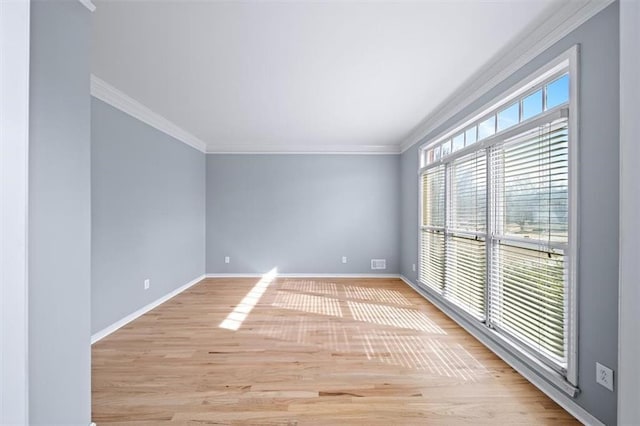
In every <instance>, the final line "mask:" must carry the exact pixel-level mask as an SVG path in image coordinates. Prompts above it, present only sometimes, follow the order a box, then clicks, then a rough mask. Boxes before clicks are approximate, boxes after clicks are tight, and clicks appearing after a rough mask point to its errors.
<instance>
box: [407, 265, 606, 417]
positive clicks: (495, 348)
mask: <svg viewBox="0 0 640 426" xmlns="http://www.w3.org/2000/svg"><path fill="white" fill-rule="evenodd" d="M400 279H401V280H402V281H404V282H405V284H407V285H408V286H409V287H411V288H413V289H414V290H415V291H416V293H418V294H419V295H421V296H422V297H424V298H425V299H427V300H428V301H429V302H431V303H432V304H433V305H434V306H436V307H437V308H438V309H440V310H441V311H442V312H443V313H444V314H445V315H447V316H448V317H449V318H451V319H452V320H453V321H455V322H456V323H457V324H458V325H459V326H460V327H462V328H464V329H465V330H466V331H467V332H468V333H469V334H471V335H472V336H473V337H475V338H476V339H478V340H479V341H480V343H482V344H483V345H485V346H486V347H487V348H489V350H491V351H492V352H493V353H495V354H496V355H498V356H499V357H500V358H501V359H502V360H503V361H504V362H506V363H507V364H509V365H510V366H511V367H512V368H513V369H514V370H516V371H517V372H518V373H519V374H520V375H521V376H523V377H524V378H525V379H527V380H529V382H531V384H533V385H534V386H535V387H537V388H538V389H540V390H541V391H542V392H544V393H545V394H546V395H547V396H548V397H549V398H551V399H552V400H554V401H555V402H556V403H557V404H558V405H560V406H561V407H562V408H564V409H565V410H567V412H568V413H569V414H571V415H572V416H573V417H575V418H576V419H578V420H579V421H580V422H582V423H583V424H585V425H589V426H591V425H593V426H604V423H602V422H601V421H600V420H598V419H597V418H595V417H594V416H593V415H592V414H590V413H589V412H588V411H587V410H585V409H584V408H582V407H581V406H579V405H578V404H576V402H575V401H574V400H573V399H571V398H570V397H569V396H568V395H567V394H566V393H564V392H562V391H561V390H559V389H557V388H556V387H555V386H553V385H551V384H550V383H549V382H547V381H546V380H544V379H543V378H542V377H540V376H539V375H538V374H537V373H536V372H535V371H534V370H532V369H531V368H529V366H527V365H526V364H525V363H524V362H522V361H521V360H519V359H518V358H516V357H515V356H513V355H512V354H511V353H510V352H508V351H507V350H505V349H504V348H503V347H502V346H500V345H498V344H497V343H496V342H494V341H493V340H491V339H490V338H488V337H487V336H485V335H484V334H482V333H480V332H479V331H478V330H476V329H475V328H473V327H469V326H468V325H467V324H465V323H463V322H460V321H458V320H457V319H456V318H455V317H454V316H453V315H452V312H450V311H449V310H448V309H445V308H444V307H443V306H441V305H440V304H439V303H438V302H437V301H436V300H432V299H431V298H430V297H429V296H428V295H427V294H426V293H425V292H424V291H422V290H421V288H420V287H419V286H418V285H417V284H414V283H413V282H412V281H411V280H409V279H408V278H407V277H405V276H404V275H400Z"/></svg>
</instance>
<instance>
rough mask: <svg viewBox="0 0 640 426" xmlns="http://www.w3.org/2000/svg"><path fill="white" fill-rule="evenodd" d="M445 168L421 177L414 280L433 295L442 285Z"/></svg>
mask: <svg viewBox="0 0 640 426" xmlns="http://www.w3.org/2000/svg"><path fill="white" fill-rule="evenodd" d="M444 222H445V166H444V165H441V166H437V167H433V168H431V169H429V170H426V171H425V172H424V173H423V174H422V220H421V223H422V226H423V227H425V228H423V229H422V230H421V232H420V271H419V272H418V275H419V277H418V279H419V280H420V281H421V282H422V283H424V284H425V285H427V286H429V287H431V288H432V289H433V290H436V291H437V292H442V288H443V285H444V267H445V265H444V263H445V258H444V249H445V246H444Z"/></svg>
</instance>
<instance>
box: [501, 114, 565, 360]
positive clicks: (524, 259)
mask: <svg viewBox="0 0 640 426" xmlns="http://www.w3.org/2000/svg"><path fill="white" fill-rule="evenodd" d="M567 135H568V128H567V120H566V119H564V120H561V121H558V122H555V123H553V124H550V125H547V126H543V127H541V128H540V129H538V130H536V131H534V132H529V133H527V134H524V135H522V136H520V137H517V138H514V139H512V140H511V141H508V142H507V143H505V144H504V145H502V146H497V147H495V148H493V152H492V154H491V159H492V161H491V167H492V176H493V177H494V178H493V179H492V188H493V190H494V197H493V199H492V201H493V210H492V212H493V213H492V215H493V217H494V231H495V232H494V236H493V245H492V248H491V250H492V259H491V263H492V271H491V285H490V288H491V294H490V303H491V313H490V320H491V323H492V325H493V326H494V327H496V328H498V329H500V330H503V331H505V332H507V333H509V334H512V335H513V336H514V337H516V338H518V339H519V340H521V341H522V342H524V343H525V344H526V345H528V346H530V347H531V348H533V349H534V350H536V351H538V352H540V353H542V354H543V355H545V356H546V357H547V358H551V359H554V360H555V361H556V362H558V363H559V364H560V365H566V355H567V352H566V349H567V348H566V342H567V336H566V332H565V331H566V324H565V322H566V318H567V315H566V314H567V306H566V298H565V294H566V288H565V286H566V282H567V280H566V277H565V274H566V272H565V262H564V252H565V249H566V245H567V243H568V172H569V163H568V136H567Z"/></svg>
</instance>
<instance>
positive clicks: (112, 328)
mask: <svg viewBox="0 0 640 426" xmlns="http://www.w3.org/2000/svg"><path fill="white" fill-rule="evenodd" d="M205 277H206V276H205V275H200V276H199V277H198V278H196V279H194V280H191V281H189V282H188V283H186V284H185V285H183V286H182V287H178V288H177V289H175V290H173V291H172V292H171V293H168V294H166V295H164V296H162V297H161V298H159V299H156V300H154V301H153V302H151V303H149V304H148V305H146V306H143V307H142V308H140V309H138V310H137V311H135V312H133V313H131V314H129V315H127V316H126V317H124V318H122V319H121V320H120V321H116V322H115V323H113V324H111V325H110V326H108V327H106V328H103V329H102V330H100V331H98V332H97V333H95V334H92V335H91V344H92V345H93V344H94V343H96V342H97V341H99V340H101V339H104V338H105V337H107V336H108V335H110V334H111V333H113V332H114V331H116V330H118V329H120V328H122V327H124V326H125V325H127V324H129V323H130V322H131V321H133V320H134V319H136V318H138V317H140V316H142V315H144V314H146V313H147V312H149V311H150V310H152V309H153V308H155V307H157V306H159V305H161V304H163V303H164V302H166V301H167V300H169V299H171V298H173V297H175V296H177V295H178V294H180V293H182V292H183V291H185V290H186V289H188V288H190V287H193V286H194V285H196V284H198V283H199V282H200V281H202V280H203V279H205Z"/></svg>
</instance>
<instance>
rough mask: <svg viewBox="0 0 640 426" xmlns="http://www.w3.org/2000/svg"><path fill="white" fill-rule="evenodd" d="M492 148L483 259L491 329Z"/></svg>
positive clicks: (488, 176) (487, 179) (488, 153)
mask: <svg viewBox="0 0 640 426" xmlns="http://www.w3.org/2000/svg"><path fill="white" fill-rule="evenodd" d="M493 150H494V148H489V149H487V152H486V154H485V155H486V156H487V160H486V161H487V170H486V176H487V178H486V185H487V197H486V200H485V202H486V232H487V237H486V238H485V250H486V252H485V259H486V271H485V274H486V278H485V293H484V306H485V310H484V322H485V324H486V325H487V326H488V327H491V289H492V279H491V275H492V272H493V271H492V256H491V252H492V249H491V246H492V245H493V232H494V231H493V228H494V226H493V216H494V215H493V212H492V209H493V204H494V203H493V185H492V183H491V181H492V179H493V165H492V161H491V160H492V158H491V157H492V153H493Z"/></svg>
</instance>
